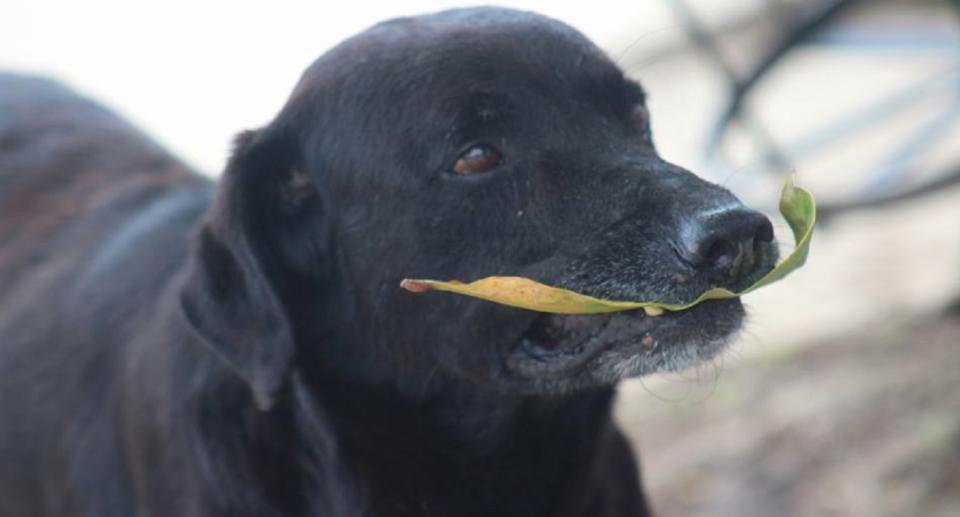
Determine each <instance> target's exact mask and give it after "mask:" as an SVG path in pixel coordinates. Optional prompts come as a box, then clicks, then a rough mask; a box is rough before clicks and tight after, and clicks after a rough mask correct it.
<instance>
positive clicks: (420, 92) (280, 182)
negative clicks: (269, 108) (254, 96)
mask: <svg viewBox="0 0 960 517" xmlns="http://www.w3.org/2000/svg"><path fill="white" fill-rule="evenodd" d="M236 87H237V88H243V85H237V86H236ZM214 190H216V194H215V195H214ZM772 239H773V235H772V230H771V226H770V223H769V221H767V219H766V218H764V217H763V216H762V215H760V214H759V213H756V212H752V211H749V210H747V209H745V208H744V207H743V206H742V205H740V204H739V202H738V201H737V200H736V199H735V198H734V197H733V196H732V195H731V194H730V193H729V192H727V191H726V190H724V189H722V188H720V187H717V186H715V185H712V184H709V183H706V182H704V181H701V180H699V179H697V178H696V177H695V176H693V175H692V174H690V173H689V172H686V171H684V170H681V169H679V168H678V167H675V166H673V165H670V164H668V163H665V162H664V161H662V160H661V159H660V158H659V157H658V156H657V153H656V151H655V150H654V146H653V143H652V141H651V138H650V134H649V121H648V118H647V111H646V108H645V107H644V92H643V90H642V89H641V88H640V87H639V86H638V85H637V84H636V83H634V82H631V81H629V80H627V79H625V78H624V75H623V73H622V72H621V71H620V70H619V69H618V68H617V67H616V66H615V65H614V64H613V63H612V62H611V61H610V60H609V59H608V58H606V57H605V56H604V55H603V54H602V53H601V52H600V51H599V50H598V49H597V48H596V47H595V46H593V45H592V44H591V43H590V42H589V41H587V40H586V39H585V38H584V37H583V36H581V35H580V34H578V33H577V32H575V31H574V30H572V29H570V28H569V27H567V26H565V25H563V24H561V23H558V22H556V21H553V20H550V19H547V18H544V17H541V16H537V15H533V14H528V13H522V12H515V11H508V10H500V9H468V10H457V11H449V12H444V13H440V14H437V15H433V16H425V17H418V18H409V19H400V20H394V21H390V22H387V23H383V24H381V25H377V26H376V27H373V28H372V29H370V30H368V31H366V32H364V33H362V34H361V35H359V36H357V37H355V38H353V39H350V40H348V41H346V42H344V43H343V44H341V45H340V46H338V47H337V48H335V49H333V50H332V51H330V52H328V53H327V54H326V55H324V56H323V57H321V58H320V59H319V60H318V61H317V62H316V63H314V64H313V65H312V66H311V67H310V68H309V69H308V70H307V72H306V74H305V75H304V77H303V79H302V80H301V81H300V84H299V85H298V86H297V88H296V89H295V90H294V92H293V94H292V96H291V98H290V100H289V102H288V103H287V105H286V107H285V108H284V109H283V110H282V111H281V112H280V114H279V115H278V116H277V117H276V119H275V120H274V121H273V122H272V123H271V124H269V125H268V126H267V127H265V128H263V129H261V130H258V131H254V132H248V133H244V134H242V135H241V136H240V137H239V138H238V140H237V145H236V151H235V153H234V155H233V157H232V158H231V160H230V162H229V164H228V166H227V169H226V171H225V173H224V175H223V178H222V180H221V181H220V183H219V185H218V186H216V187H214V186H213V185H211V184H210V182H208V181H207V180H205V179H203V178H202V177H199V176H197V175H196V174H194V173H192V172H191V171H189V170H187V169H186V168H185V167H184V166H183V165H181V164H180V163H178V162H177V161H176V160H175V159H173V158H171V157H170V156H169V155H168V154H166V153H165V152H164V151H162V150H160V149H158V148H157V147H156V146H155V145H154V144H152V143H151V142H150V141H148V140H147V139H145V138H144V137H143V136H142V135H140V134H139V133H137V132H136V131H135V130H133V129H132V128H130V127H129V126H127V125H126V124H125V123H124V122H122V121H120V120H118V119H117V118H116V117H114V116H113V115H111V114H110V113H108V112H106V111H105V110H103V109H101V108H99V107H97V106H96V105H94V104H92V103H90V102H88V101H85V100H83V99H80V98H77V97H76V96H74V95H73V94H71V93H69V92H67V91H66V90H64V89H63V88H61V87H59V86H57V85H55V84H52V83H49V82H46V81H42V80H37V79H28V78H20V77H15V76H4V77H3V78H2V79H0V286H2V293H0V294H2V297H0V388H2V389H0V515H2V516H3V517H12V516H29V517H42V516H58V517H61V516H90V517H110V516H138V517H146V516H149V517H174V516H176V517H191V516H224V517H226V516H229V517H243V516H257V517H264V516H293V515H298V516H321V515H324V516H326V515H344V516H355V515H365V516H388V515H389V516H404V515H417V516H442V517H453V516H456V517H462V516H478V517H480V516H482V517H491V516H524V517H532V516H540V515H551V516H573V515H583V516H628V515H629V516H637V515H646V514H648V510H647V507H646V504H645V502H644V498H643V495H642V492H641V489H640V482H639V479H638V474H637V468H636V466H635V463H634V460H633V455H632V454H631V451H630V448H629V446H628V444H627V442H626V441H625V439H624V437H623V436H622V435H621V434H620V432H619V431H618V430H617V429H616V428H615V427H614V425H613V423H612V421H611V418H610V405H611V400H612V398H613V385H614V384H615V383H616V382H617V381H618V380H619V379H623V378H625V377H634V376H638V375H642V374H645V373H649V372H655V371H665V370H673V369H677V368H684V367H687V366H690V365H695V364H697V363H698V362H700V361H703V360H706V359H708V358H710V357H712V356H714V354H716V353H718V352H719V351H720V350H721V349H722V348H723V346H724V344H725V343H727V342H728V341H729V340H730V339H731V336H732V335H733V334H734V333H735V331H736V330H737V329H738V328H739V326H740V323H741V320H742V317H743V309H742V306H741V304H740V301H739V300H737V299H732V300H726V301H715V302H709V303H705V304H702V305H700V306H697V307H696V308H693V309H690V310H687V311H682V312H678V313H668V314H665V315H662V316H658V317H654V316H647V315H645V314H644V312H643V311H633V312H626V313H617V314H613V315H597V316H556V315H545V314H539V313H535V312H530V311H525V310H520V309H514V308H510V307H505V306H501V305H497V304H492V303H488V302H483V301H479V300H474V299H470V298H466V297H461V296H455V295H449V294H439V293H431V294H412V293H409V292H406V291H404V290H402V289H400V288H399V283H400V281H401V279H403V278H404V277H429V278H440V279H460V280H473V279H476V278H480V277H485V276H488V275H518V276H526V277H531V278H534V279H537V280H540V281H542V282H546V283H549V284H553V285H560V286H563V287H566V288H570V289H574V290H577V291H582V292H586V293H589V294H593V295H599V296H604V297H608V298H616V299H625V300H645V299H660V300H666V301H670V300H674V301H683V300H688V299H690V298H692V297H693V296H695V295H696V294H698V293H699V292H701V291H702V290H704V289H705V288H707V287H708V286H713V285H724V286H732V287H736V286H738V285H743V284H746V283H748V282H750V281H751V280H752V279H754V278H756V277H757V276H758V275H760V274H762V273H763V272H764V271H765V270H768V269H769V268H770V267H771V265H772V263H773V262H774V261H775V259H776V252H775V248H774V245H773V243H772Z"/></svg>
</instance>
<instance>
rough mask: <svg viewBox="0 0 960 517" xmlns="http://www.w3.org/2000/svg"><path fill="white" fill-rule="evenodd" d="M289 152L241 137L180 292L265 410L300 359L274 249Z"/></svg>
mask: <svg viewBox="0 0 960 517" xmlns="http://www.w3.org/2000/svg"><path fill="white" fill-rule="evenodd" d="M286 154H287V153H286V152H285V150H283V149H281V148H280V146H278V145H275V144H272V143H271V142H270V141H269V139H268V138H267V137H266V136H265V135H264V134H263V133H260V132H246V133H242V134H241V135H240V136H239V137H238V138H237V143H236V148H235V150H234V154H233V156H232V157H231V159H230V161H229V163H228V165H227V169H226V172H225V173H224V175H223V178H222V180H221V184H220V190H219V191H218V193H217V198H216V200H215V202H214V205H213V207H212V208H211V210H210V212H209V213H208V214H207V217H206V219H205V221H204V223H203V225H202V226H201V228H200V231H199V233H198V235H197V236H196V242H195V247H194V249H193V255H192V257H191V265H190V270H189V272H188V275H187V278H186V283H185V285H184V286H183V288H182V290H181V292H180V305H181V308H182V309H183V313H184V315H185V316H186V319H187V321H188V322H189V323H190V325H191V326H192V327H193V329H194V330H195V331H196V332H197V333H198V334H199V336H200V337H201V340H202V341H203V343H204V344H205V345H206V346H208V347H209V348H210V349H212V350H213V351H214V353H215V354H216V355H218V356H219V357H220V358H221V359H223V360H224V361H225V362H226V363H227V365H228V366H229V367H231V368H232V369H233V370H234V371H235V372H236V373H237V374H239V375H240V376H241V377H242V378H243V379H244V380H245V381H246V382H247V384H248V385H249V386H250V389H251V392H252V394H253V397H254V401H255V403H256V405H257V407H258V408H260V409H261V410H264V411H266V410H268V409H270V408H271V407H272V405H273V403H274V402H275V399H276V396H277V393H278V391H279V390H280V389H281V388H282V387H283V385H284V382H285V380H286V378H287V376H288V373H289V370H290V368H291V363H292V361H293V356H294V344H293V335H292V334H293V331H292V327H291V324H290V321H289V317H288V314H287V311H286V310H285V308H284V306H283V302H282V300H281V298H280V295H279V290H278V285H277V282H278V281H279V273H278V270H279V264H278V263H277V262H278V261H277V257H276V255H275V253H276V251H275V249H273V246H270V244H269V243H270V242H271V236H272V235H274V234H275V232H276V231H277V226H278V225H279V224H280V216H279V215H278V213H279V212H280V209H279V203H280V200H279V196H280V193H279V187H278V185H280V184H281V183H282V182H283V181H284V180H285V178H286V177H287V176H289V174H290V170H292V169H291V168H289V167H288V164H289V159H288V158H287V156H286ZM285 169H286V170H285Z"/></svg>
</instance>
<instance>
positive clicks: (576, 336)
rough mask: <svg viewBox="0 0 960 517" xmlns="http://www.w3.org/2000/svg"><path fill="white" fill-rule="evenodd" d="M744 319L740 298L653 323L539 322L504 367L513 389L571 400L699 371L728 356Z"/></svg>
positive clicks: (592, 317)
mask: <svg viewBox="0 0 960 517" xmlns="http://www.w3.org/2000/svg"><path fill="white" fill-rule="evenodd" d="M743 318H744V309H743V305H742V304H741V303H740V299H739V298H732V299H728V300H713V301H708V302H705V303H702V304H700V305H697V306H695V307H692V308H690V309H687V310H683V311H677V312H669V311H668V312H666V313H664V314H662V315H659V316H648V315H647V314H646V313H644V311H642V310H635V311H626V312H615V313H609V314H588V315H561V314H542V315H539V316H537V317H536V318H535V319H534V321H533V323H532V324H531V325H530V327H529V328H528V329H527V330H526V332H524V333H523V335H522V336H520V338H519V339H517V340H516V341H515V342H514V343H513V344H512V346H511V347H510V349H509V351H508V352H507V356H506V360H505V370H506V373H507V377H508V378H509V380H510V383H511V384H513V385H514V386H515V387H518V388H521V389H525V390H528V391H531V392H568V391H574V390H579V389H586V388H596V387H600V386H604V385H611V384H614V383H616V382H617V381H619V380H621V379H625V378H630V377H637V376H641V375H646V374H650V373H654V372H666V371H676V370H682V369H685V368H690V367H693V366H697V365H699V364H701V363H703V362H705V361H708V360H710V359H712V358H713V357H715V356H716V355H717V354H718V353H720V352H721V351H723V350H724V348H726V346H727V345H728V344H729V343H730V342H731V341H732V340H733V339H734V337H735V336H736V334H737V332H738V331H739V329H740V327H741V324H742V322H743Z"/></svg>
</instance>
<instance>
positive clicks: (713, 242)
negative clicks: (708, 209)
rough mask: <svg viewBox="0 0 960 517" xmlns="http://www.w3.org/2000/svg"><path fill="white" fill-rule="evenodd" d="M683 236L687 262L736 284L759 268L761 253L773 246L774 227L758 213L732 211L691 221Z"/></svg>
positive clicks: (736, 209) (743, 209)
mask: <svg viewBox="0 0 960 517" xmlns="http://www.w3.org/2000/svg"><path fill="white" fill-rule="evenodd" d="M682 235H683V248H684V249H683V251H682V252H681V253H682V254H683V255H684V259H685V260H686V261H687V262H689V263H690V264H691V265H693V266H694V267H696V268H697V269H700V270H704V271H709V272H712V273H714V274H715V275H716V276H718V277H720V278H721V279H722V280H723V281H724V282H725V283H736V282H739V281H740V280H742V279H744V278H746V277H747V276H749V275H750V274H751V273H752V272H753V271H754V270H756V268H757V267H758V265H759V264H758V263H759V262H761V261H760V260H758V259H759V258H760V256H761V253H762V249H763V248H764V246H765V245H766V244H769V243H771V242H773V225H772V224H771V223H770V220H769V219H767V217H766V216H764V215H763V214H761V213H759V212H755V211H753V210H747V209H745V208H734V209H730V210H725V211H723V212H720V213H715V212H714V213H708V215H706V216H705V217H703V218H701V219H694V221H693V222H691V223H689V224H687V225H686V227H685V228H684V231H683V232H682Z"/></svg>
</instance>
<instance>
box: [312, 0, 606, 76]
mask: <svg viewBox="0 0 960 517" xmlns="http://www.w3.org/2000/svg"><path fill="white" fill-rule="evenodd" d="M545 72H546V73H545ZM574 75H575V76H577V77H586V78H589V77H590V76H604V77H608V78H610V77H613V78H617V77H620V76H621V74H620V71H619V69H618V68H617V67H616V65H614V64H613V62H612V61H611V60H610V59H609V58H608V57H607V56H606V54H605V53H604V52H603V51H602V50H600V49H599V48H597V47H596V46H595V45H594V44H593V43H592V42H591V41H590V40H589V39H587V38H586V37H585V36H583V35H582V34H581V33H579V32H578V31H576V30H575V29H573V28H572V27H570V26H568V25H566V24H564V23H562V22H559V21H557V20H554V19H552V18H548V17H546V16H542V15H539V14H535V13H530V12H526V11H517V10H511V9H502V8H491V7H479V8H467V9H455V10H450V11H443V12H440V13H436V14H431V15H424V16H416V17H409V18H397V19H393V20H389V21H385V22H382V23H380V24H377V25H375V26H373V27H371V28H369V29H367V30H366V31H364V32H361V33H359V34H357V35H356V36H354V37H352V38H350V39H348V40H346V41H344V42H343V43H341V44H340V45H338V46H337V47H335V48H334V49H332V50H330V51H329V52H327V53H326V54H325V55H323V56H321V57H320V58H319V59H318V60H317V61H316V62H314V64H313V65H311V67H310V69H308V71H307V73H306V74H305V75H304V78H303V80H302V81H301V85H300V86H301V87H300V88H298V90H299V89H302V88H308V87H311V86H319V85H322V84H330V85H332V84H331V83H340V84H341V85H342V83H343V82H344V81H357V80H363V79H370V78H371V77H372V76H379V77H380V79H382V80H383V81H390V82H411V81H415V82H424V81H431V80H436V79H444V80H453V81H457V80H460V81H461V82H474V81H477V80H480V81H493V82H497V81H499V82H502V83H508V82H510V80H511V79H515V80H522V79H524V78H528V77H537V78H544V77H547V78H552V79H554V80H555V79H562V78H563V77H564V76H574Z"/></svg>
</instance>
